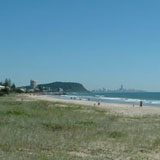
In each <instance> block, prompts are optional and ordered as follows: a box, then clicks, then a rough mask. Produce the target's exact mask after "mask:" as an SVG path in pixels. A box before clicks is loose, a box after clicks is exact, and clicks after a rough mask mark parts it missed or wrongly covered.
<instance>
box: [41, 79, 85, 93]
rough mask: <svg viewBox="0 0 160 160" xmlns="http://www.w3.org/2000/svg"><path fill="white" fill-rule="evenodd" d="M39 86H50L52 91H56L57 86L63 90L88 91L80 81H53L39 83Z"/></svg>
mask: <svg viewBox="0 0 160 160" xmlns="http://www.w3.org/2000/svg"><path fill="white" fill-rule="evenodd" d="M38 86H39V87H45V88H50V90H52V91H55V92H56V91H57V90H58V89H59V88H62V89H63V91H64V92H82V93H84V92H88V90H87V89H86V88H84V86H83V85H82V84H80V83H73V82H53V83H48V84H40V85H38Z"/></svg>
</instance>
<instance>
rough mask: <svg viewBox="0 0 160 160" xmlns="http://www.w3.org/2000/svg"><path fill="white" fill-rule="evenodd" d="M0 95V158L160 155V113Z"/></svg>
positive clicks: (89, 159) (88, 159)
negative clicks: (125, 111)
mask: <svg viewBox="0 0 160 160" xmlns="http://www.w3.org/2000/svg"><path fill="white" fill-rule="evenodd" d="M16 99H17V97H16V96H12V97H11V96H6V97H0V159H1V160H3V159H4V160H6V159H7V160H8V159H9V160H14V159H15V160H19V159H23V160H28V159H29V160H32V159H33V160H37V159H38V160H50V159H54V160H72V159H73V160H104V159H109V160H111V159H113V160H114V159H122V160H124V159H128V160H143V159H148V160H149V159H152V160H154V159H160V117H159V116H153V115H152V116H149V115H148V116H144V117H127V116H123V115H117V114H113V113H111V112H110V111H109V110H105V109H98V108H96V107H93V106H91V107H89V106H82V105H73V104H64V103H60V102H47V101H25V98H24V101H22V102H21V101H16Z"/></svg>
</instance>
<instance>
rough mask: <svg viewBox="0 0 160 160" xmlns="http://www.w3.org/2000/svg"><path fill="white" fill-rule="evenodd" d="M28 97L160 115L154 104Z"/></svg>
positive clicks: (128, 114) (131, 114)
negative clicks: (143, 104)
mask: <svg viewBox="0 0 160 160" xmlns="http://www.w3.org/2000/svg"><path fill="white" fill-rule="evenodd" d="M26 97H28V98H30V99H32V100H46V101H53V102H57V101H58V102H63V103H70V104H80V105H86V106H96V107H98V108H103V109H108V110H110V111H111V112H114V113H116V114H118V115H124V116H145V115H160V107H153V106H143V107H139V106H138V105H134V106H133V105H131V104H117V103H101V104H100V105H98V104H97V102H94V101H84V100H71V99H60V98H54V97H49V96H42V95H28V94H27V95H26Z"/></svg>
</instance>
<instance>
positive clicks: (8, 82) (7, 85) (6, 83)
mask: <svg viewBox="0 0 160 160" xmlns="http://www.w3.org/2000/svg"><path fill="white" fill-rule="evenodd" d="M11 85H12V83H11V80H10V79H7V78H6V79H5V81H4V86H5V87H11Z"/></svg>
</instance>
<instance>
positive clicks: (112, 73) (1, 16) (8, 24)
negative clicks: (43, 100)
mask: <svg viewBox="0 0 160 160" xmlns="http://www.w3.org/2000/svg"><path fill="white" fill-rule="evenodd" d="M159 7H160V1H159V0H154V1H153V0H132V1H131V0H46V1H45V0H1V1H0V59H1V62H0V70H1V71H0V80H4V79H5V78H6V77H8V78H11V80H12V81H14V82H15V83H16V84H17V86H20V85H27V84H29V81H30V79H35V80H37V81H38V83H46V82H54V81H72V82H80V83H83V84H84V86H85V87H87V88H88V89H95V88H100V87H106V88H110V89H114V88H118V87H119V86H120V85H121V84H123V85H124V87H126V88H136V89H145V90H149V91H160V20H159V17H160V9H159Z"/></svg>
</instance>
